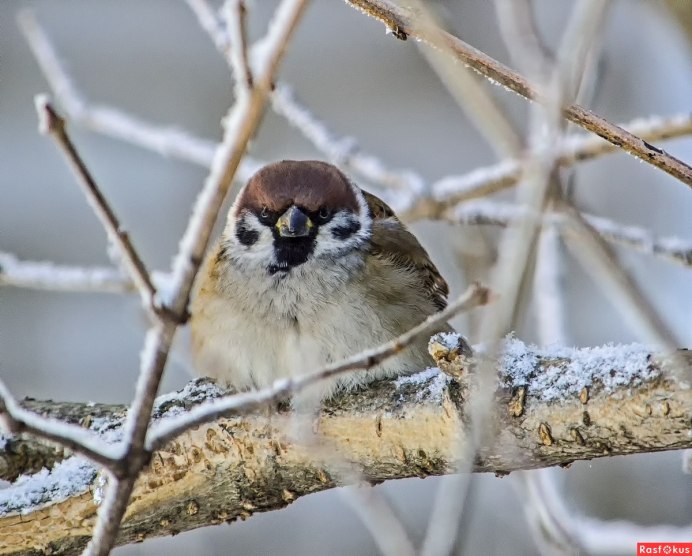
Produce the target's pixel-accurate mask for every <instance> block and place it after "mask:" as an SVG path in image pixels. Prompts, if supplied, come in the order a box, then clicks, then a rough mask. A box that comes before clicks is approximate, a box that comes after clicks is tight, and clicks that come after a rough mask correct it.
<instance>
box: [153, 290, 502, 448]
mask: <svg viewBox="0 0 692 556" xmlns="http://www.w3.org/2000/svg"><path fill="white" fill-rule="evenodd" d="M490 297H491V294H490V291H489V290H488V288H486V287H483V286H481V285H480V284H472V285H471V286H469V288H468V289H467V290H466V291H465V292H464V293H463V294H462V295H461V296H460V297H459V299H457V300H456V301H455V302H454V303H451V304H450V305H449V306H448V307H447V308H446V309H444V310H443V311H440V312H439V313H436V314H434V315H431V316H430V317H428V318H427V319H426V320H424V321H423V322H422V323H421V324H419V325H418V326H416V327H414V328H412V329H411V330H409V331H407V332H405V333H404V334H402V335H401V336H399V337H398V338H395V339H394V340H392V341H390V342H387V343H385V344H382V345H381V346H379V347H377V348H374V349H370V350H366V351H363V352H361V353H358V354H356V355H354V356H352V357H349V358H347V359H344V360H343V361H338V362H336V363H333V364H331V365H328V366H327V367H325V368H323V369H320V370H318V371H316V372H314V373H309V374H305V375H301V376H298V377H294V378H284V379H279V380H276V381H275V382H274V384H273V385H272V386H270V387H268V388H264V389H262V390H258V391H256V392H247V393H243V394H238V395H235V396H231V397H229V398H223V399H221V400H215V401H212V402H209V403H207V404H204V405H201V406H199V407H198V408H195V409H194V410H192V411H190V412H189V413H187V414H185V415H181V416H180V418H176V419H171V420H170V421H167V422H166V423H162V424H161V425H159V426H157V427H156V428H154V429H152V430H151V432H150V433H149V435H148V439H147V449H148V450H156V449H158V448H160V447H161V446H163V445H164V444H165V443H166V442H168V441H170V440H172V439H173V438H175V437H176V436H178V435H180V434H182V433H183V432H185V431H186V430H187V429H189V428H191V427H195V426H198V425H201V424H204V423H209V422H210V421H214V420H215V419H218V418H220V417H230V416H232V415H239V414H243V413H247V412H249V411H252V410H255V409H257V408H260V407H263V406H265V405H267V404H269V403H273V402H277V401H280V400H282V399H285V398H286V397H287V396H290V395H291V394H293V393H295V392H299V391H301V390H304V389H305V388H307V387H309V386H312V385H313V384H317V383H319V382H321V381H324V380H326V379H328V378H333V377H335V376H338V375H341V374H344V373H348V372H352V371H357V370H363V369H369V368H371V367H374V366H375V365H378V364H379V363H381V362H382V361H384V360H385V359H387V358H388V357H392V356H394V355H396V354H397V353H400V352H401V350H403V349H405V348H406V347H408V346H410V345H411V344H412V343H414V342H415V341H417V340H419V339H420V338H422V337H425V336H426V335H430V334H431V333H432V332H433V331H434V330H435V329H436V328H438V327H439V326H440V325H441V324H442V323H445V322H447V321H448V320H449V319H451V318H452V317H453V316H455V315H457V314H459V313H461V312H463V311H468V310H469V309H473V308H474V307H478V306H479V305H485V304H486V303H488V302H489V301H490Z"/></svg>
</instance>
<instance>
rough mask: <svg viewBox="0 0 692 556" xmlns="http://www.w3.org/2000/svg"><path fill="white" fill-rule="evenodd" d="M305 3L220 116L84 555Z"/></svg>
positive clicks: (148, 407) (105, 518)
mask: <svg viewBox="0 0 692 556" xmlns="http://www.w3.org/2000/svg"><path fill="white" fill-rule="evenodd" d="M305 7H306V0H284V1H283V2H282V3H281V4H280V5H279V7H278V8H277V9H276V12H275V14H274V17H273V19H272V21H271V22H270V24H269V29H268V31H267V36H266V39H265V43H264V44H265V48H266V50H265V52H266V54H265V56H264V58H263V60H262V63H261V65H259V71H258V77H257V79H256V81H255V82H254V84H253V88H252V90H251V91H250V92H249V94H248V95H244V96H242V97H240V98H239V99H238V101H237V102H236V105H235V106H234V107H233V108H232V109H231V110H230V111H229V115H228V117H227V119H226V121H225V126H226V131H225V134H224V140H223V141H222V143H221V145H220V146H219V148H218V149H217V151H216V154H215V157H214V161H213V163H212V167H211V172H210V174H209V177H208V178H207V180H206V183H205V185H204V188H203V190H202V192H201V193H200V195H199V197H198V198H197V201H196V203H195V207H194V209H193V213H192V216H191V217H190V221H189V223H188V227H187V230H186V231H185V234H184V236H183V238H182V240H181V243H180V250H179V254H178V256H177V257H176V260H175V262H174V267H173V277H172V284H171V293H170V298H169V299H167V300H164V301H165V303H166V307H167V310H168V311H170V312H171V314H173V315H175V316H177V317H178V319H177V320H176V319H166V320H165V321H162V322H159V323H157V324H156V325H155V326H154V327H153V328H151V329H150V330H149V332H148V333H147V337H146V340H145V345H144V349H143V351H142V356H141V371H140V374H139V377H138V380H137V386H136V390H135V396H134V399H133V401H132V406H131V409H130V411H129V412H128V415H127V420H126V422H125V427H124V432H123V436H124V442H125V446H126V456H125V459H126V463H127V465H126V467H127V470H128V473H127V475H126V476H125V477H117V480H111V481H110V482H109V484H108V487H107V490H106V496H105V499H104V502H103V504H102V505H101V507H100V509H99V520H98V521H97V524H96V526H95V529H94V536H93V538H92V541H91V542H90V543H89V547H88V554H89V556H105V555H106V554H108V553H109V552H110V550H111V548H112V546H113V545H114V543H115V540H116V537H117V533H118V530H119V527H120V522H121V521H122V517H123V515H124V513H125V510H126V508H127V502H128V500H129V498H130V494H131V492H132V489H133V488H134V484H135V480H136V478H137V475H138V474H139V471H140V470H141V469H142V467H143V466H144V465H145V464H146V462H147V452H146V450H144V442H145V439H146V434H147V430H148V427H149V419H150V416H151V411H152V408H153V405H154V399H155V396H156V392H157V390H158V386H159V383H160V381H161V377H162V375H163V370H164V368H165V365H166V362H167V360H168V355H169V350H170V347H171V344H172V341H173V336H174V334H175V332H176V329H177V327H178V323H179V322H181V321H182V320H183V319H184V317H185V315H186V313H187V305H188V302H189V298H190V293H191V291H192V286H193V282H194V279H195V276H196V275H197V272H198V270H199V267H200V265H201V264H202V260H203V255H204V252H205V250H206V248H207V244H208V243H209V239H210V236H211V231H212V227H213V225H214V223H215V221H216V218H217V216H218V213H219V210H220V209H221V205H222V203H223V200H224V198H225V196H226V193H227V191H228V189H229V188H230V186H231V183H232V181H233V178H234V176H235V173H236V171H237V169H238V167H239V165H240V162H241V160H242V158H243V156H244V154H245V150H246V148H247V144H248V142H249V141H250V139H251V138H252V137H253V135H254V133H255V130H256V129H257V127H258V125H259V123H260V120H261V116H262V113H263V109H264V105H265V103H266V100H267V97H268V94H269V91H270V89H271V86H272V82H273V79H274V75H275V73H276V71H277V69H278V66H279V63H280V61H281V59H282V57H283V54H284V52H285V49H286V45H287V42H288V40H289V39H290V37H291V35H292V34H293V31H294V30H295V28H296V26H297V24H298V21H299V20H300V17H301V15H302V13H303V11H304V9H305ZM112 479H113V477H112Z"/></svg>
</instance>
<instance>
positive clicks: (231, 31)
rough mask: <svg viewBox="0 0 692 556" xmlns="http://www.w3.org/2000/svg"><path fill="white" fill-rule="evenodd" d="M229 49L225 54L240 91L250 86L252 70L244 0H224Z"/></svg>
mask: <svg viewBox="0 0 692 556" xmlns="http://www.w3.org/2000/svg"><path fill="white" fill-rule="evenodd" d="M223 13H224V16H225V19H226V29H228V38H229V40H230V42H231V49H230V51H229V52H228V54H227V55H226V56H227V57H228V59H229V60H230V61H231V64H232V66H233V75H234V76H235V80H236V83H237V85H238V87H239V88H240V91H247V90H249V89H250V88H251V87H252V70H251V69H250V63H249V61H248V55H247V48H248V46H247V9H246V7H245V0H226V2H225V4H224V8H223Z"/></svg>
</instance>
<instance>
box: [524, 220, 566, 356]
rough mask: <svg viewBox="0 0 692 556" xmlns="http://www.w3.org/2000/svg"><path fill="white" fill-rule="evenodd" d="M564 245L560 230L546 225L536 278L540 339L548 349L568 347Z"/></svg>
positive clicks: (540, 243) (542, 232) (543, 231)
mask: <svg viewBox="0 0 692 556" xmlns="http://www.w3.org/2000/svg"><path fill="white" fill-rule="evenodd" d="M561 262H562V245H561V242H560V234H559V233H558V230H557V227H556V226H555V225H552V224H548V225H544V226H543V227H542V229H541V233H540V237H539V245H538V261H537V264H536V273H535V276H534V287H533V292H534V298H535V301H536V316H537V320H538V326H537V328H538V337H539V338H540V342H541V344H542V345H544V346H549V345H563V346H565V345H568V342H567V333H566V332H565V328H564V327H565V323H566V322H567V319H566V318H565V309H564V293H563V288H562V276H561V272H560V269H561V268H562V266H563V265H562V264H561Z"/></svg>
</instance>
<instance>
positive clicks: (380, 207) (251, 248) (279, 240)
mask: <svg viewBox="0 0 692 556" xmlns="http://www.w3.org/2000/svg"><path fill="white" fill-rule="evenodd" d="M448 291H449V290H448V287H447V283H446V282H445V280H444V279H443V278H442V276H441V275H440V273H439V272H438V270H437V268H436V267H435V265H434V264H433V263H432V262H431V260H430V257H429V256H428V253H427V252H426V251H425V249H424V248H423V247H422V246H421V244H420V243H419V242H418V240H417V239H416V238H415V236H414V235H413V234H412V233H411V232H409V231H408V230H407V229H406V227H405V226H404V225H403V224H402V223H401V222H400V221H399V219H398V218H397V216H396V215H395V214H394V212H393V211H392V209H391V208H390V207H389V206H388V205H387V204H386V203H384V202H383V201H382V200H381V199H379V198H378V197H376V196H375V195H372V194H371V193H368V192H366V191H364V190H362V189H360V188H359V187H358V186H356V185H355V184H354V183H353V182H352V181H350V180H349V179H348V178H347V177H346V175H344V174H343V173H342V172H341V171H340V170H339V169H338V168H337V167H336V166H333V165H332V164H328V163H326V162H321V161H315V160H303V161H295V160H283V161H280V162H276V163H273V164H269V165H267V166H264V167H263V168H262V169H260V170H259V171H258V172H257V173H256V174H254V175H253V176H252V177H251V178H250V180H249V181H248V182H247V184H246V185H245V186H244V187H243V188H242V189H241V190H240V192H239V193H238V196H237V197H236V200H235V202H234V203H233V205H232V207H231V208H230V210H229V213H228V219H227V223H226V226H225V228H224V231H223V233H222V234H221V237H220V238H219V239H218V241H217V242H216V244H215V245H214V247H213V248H212V249H211V250H210V252H209V254H208V255H207V257H206V259H205V262H204V263H203V266H202V269H201V271H200V275H199V277H198V280H197V282H196V285H195V291H194V296H193V301H192V304H191V336H192V356H193V364H194V367H195V370H196V372H198V373H199V374H202V375H206V376H210V377H212V378H215V379H216V380H217V381H218V382H220V383H222V384H224V385H225V386H229V387H232V388H233V389H235V390H237V391H243V390H250V389H259V388H263V387H267V386H270V385H271V384H272V383H273V382H274V381H275V380H276V379H279V378H285V377H293V376H298V375H301V374H305V373H310V372H315V371H317V370H319V369H320V368H322V367H324V366H325V365H327V364H329V363H333V362H336V361H339V360H341V359H344V358H346V357H349V356H352V355H355V354H357V353H359V352H361V351H363V350H365V349H368V348H373V347H376V346H378V345H379V344H382V343H384V342H387V341H389V340H392V339H394V338H396V337H397V336H399V335H400V334H402V333H403V332H406V331H407V330H409V329H410V328H412V327H414V326H415V325H417V324H419V323H420V322H422V321H423V320H425V318H426V317H427V316H429V315H431V314H433V313H436V312H437V311H440V310H442V309H443V308H444V307H445V306H446V304H447V295H448ZM439 331H440V332H444V331H451V328H450V327H449V326H446V325H443V326H442V327H441V328H440V330H439ZM426 348H427V342H425V341H421V342H418V343H417V344H414V345H412V346H411V347H410V348H408V349H405V350H403V351H402V352H401V353H400V354H398V355H397V356H395V357H392V358H390V359H387V360H385V361H384V362H382V363H381V364H379V365H377V366H375V367H373V368H370V369H367V370H364V371H358V372H355V373H350V374H347V375H344V376H340V377H335V378H332V379H328V380H327V381H323V382H322V383H320V385H319V389H318V391H317V392H316V394H315V395H317V396H319V399H324V398H328V397H330V396H332V395H333V394H335V393H336V392H338V391H341V390H350V389H353V388H357V387H359V386H362V385H365V384H367V383H368V382H371V381H373V380H377V379H380V378H384V377H391V376H395V375H399V374H406V373H412V372H415V371H419V370H422V369H425V368H426V367H429V366H430V361H428V356H427V349H426Z"/></svg>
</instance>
